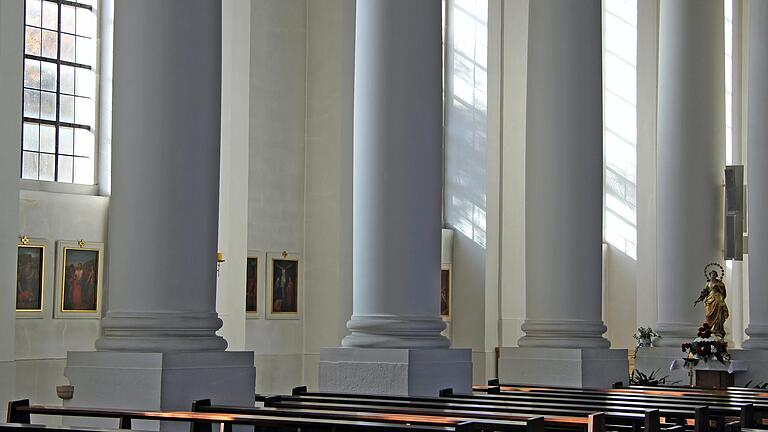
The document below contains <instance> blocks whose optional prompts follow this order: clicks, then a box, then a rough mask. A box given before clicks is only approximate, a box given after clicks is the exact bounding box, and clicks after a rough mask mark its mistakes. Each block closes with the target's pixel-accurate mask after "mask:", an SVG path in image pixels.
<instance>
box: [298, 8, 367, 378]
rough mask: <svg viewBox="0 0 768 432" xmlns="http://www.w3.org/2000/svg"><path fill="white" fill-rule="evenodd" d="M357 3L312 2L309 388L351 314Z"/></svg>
mask: <svg viewBox="0 0 768 432" xmlns="http://www.w3.org/2000/svg"><path fill="white" fill-rule="evenodd" d="M354 38H355V2H354V0H327V1H324V2H322V3H318V2H307V125H306V128H307V138H306V146H307V147H306V201H305V206H306V208H305V221H304V223H305V242H304V244H305V249H304V250H305V256H304V263H305V265H304V287H305V290H304V292H305V306H306V307H305V309H304V311H305V325H304V383H305V384H306V385H308V386H310V387H313V388H316V387H317V373H318V361H319V353H320V348H324V347H336V346H339V344H340V342H341V339H342V338H343V337H344V336H346V334H347V327H346V322H347V320H349V318H350V316H351V315H352V106H353V97H352V95H353V77H354V56H355V49H354V42H355V40H354Z"/></svg>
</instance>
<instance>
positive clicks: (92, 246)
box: [54, 240, 104, 319]
mask: <svg viewBox="0 0 768 432" xmlns="http://www.w3.org/2000/svg"><path fill="white" fill-rule="evenodd" d="M56 251H57V253H56V284H57V287H56V307H55V308H54V318H92V319H93V318H96V319H98V318H101V298H102V290H103V284H102V279H103V275H104V243H97V242H86V241H84V240H78V241H58V242H56ZM70 254H71V255H70ZM93 254H95V257H93ZM89 255H91V256H89ZM94 261H95V262H94ZM94 273H95V274H94ZM75 293H77V295H76V296H75ZM75 298H76V299H77V300H74V299H75ZM67 303H70V306H69V307H67ZM72 303H75V304H86V305H87V306H84V307H72V306H71V304H72Z"/></svg>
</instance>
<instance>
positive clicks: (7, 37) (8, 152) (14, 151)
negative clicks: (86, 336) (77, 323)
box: [0, 0, 24, 418]
mask: <svg viewBox="0 0 768 432" xmlns="http://www.w3.org/2000/svg"><path fill="white" fill-rule="evenodd" d="M23 16H24V2H23V1H22V0H12V1H2V2H0V77H2V79H0V131H2V134H3V136H4V137H6V139H4V140H3V141H2V143H0V154H2V156H0V201H1V202H2V203H3V204H2V205H0V346H2V347H3V349H0V400H3V401H5V400H11V399H12V398H14V397H15V394H16V388H15V384H16V367H15V364H16V363H15V361H16V350H15V349H14V346H15V340H16V331H15V329H16V256H17V251H16V245H17V244H18V241H19V167H20V166H21V165H20V160H19V158H20V154H21V93H22V71H23V67H22V65H23V64H24V56H23V51H22V50H23V49H24V39H23V38H24V29H23V26H24V24H23V20H22V18H23ZM5 409H6V407H5V405H3V406H0V415H2V416H4V415H5ZM3 418H4V417H3Z"/></svg>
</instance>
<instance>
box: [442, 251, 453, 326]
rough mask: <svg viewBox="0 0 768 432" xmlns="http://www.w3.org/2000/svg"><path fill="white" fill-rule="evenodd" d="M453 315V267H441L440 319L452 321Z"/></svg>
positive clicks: (445, 265)
mask: <svg viewBox="0 0 768 432" xmlns="http://www.w3.org/2000/svg"><path fill="white" fill-rule="evenodd" d="M452 315H453V265H451V264H442V265H440V317H442V318H443V321H450V320H451V316H452Z"/></svg>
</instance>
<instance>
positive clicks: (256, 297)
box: [245, 251, 264, 318]
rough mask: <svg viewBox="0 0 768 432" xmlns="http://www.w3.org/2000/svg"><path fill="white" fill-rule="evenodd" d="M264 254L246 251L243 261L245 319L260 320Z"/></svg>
mask: <svg viewBox="0 0 768 432" xmlns="http://www.w3.org/2000/svg"><path fill="white" fill-rule="evenodd" d="M263 258H264V254H263V253H261V252H257V251H248V257H247V258H246V260H245V317H246V318H260V317H261V308H262V307H263V306H262V303H263V300H262V298H263V297H262V288H261V285H262V281H263V280H264V279H263V277H264V276H263V275H264V259H263Z"/></svg>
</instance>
